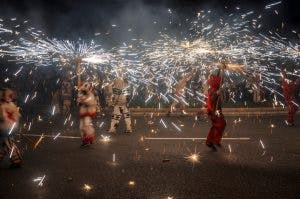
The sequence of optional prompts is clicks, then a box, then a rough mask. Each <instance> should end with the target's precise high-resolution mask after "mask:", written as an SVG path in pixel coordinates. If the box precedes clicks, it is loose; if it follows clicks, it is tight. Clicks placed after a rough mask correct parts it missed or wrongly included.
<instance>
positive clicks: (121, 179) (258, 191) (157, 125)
mask: <svg viewBox="0 0 300 199" xmlns="http://www.w3.org/2000/svg"><path fill="white" fill-rule="evenodd" d="M133 120H134V121H135V120H136V126H135V132H134V133H133V134H131V135H125V134H122V128H123V125H121V126H120V129H119V134H118V135H115V136H113V137H112V138H111V142H109V143H103V142H102V141H101V136H100V135H101V134H105V133H106V132H105V129H106V127H107V125H108V121H107V119H105V118H103V119H100V120H98V121H97V126H98V128H97V135H98V137H97V141H96V143H95V144H94V145H93V146H92V147H90V148H87V149H81V148H79V145H80V139H78V138H76V137H78V135H79V132H78V130H75V129H74V128H73V129H69V130H65V129H66V126H64V127H60V126H59V125H54V123H45V122H39V123H34V124H33V125H32V128H31V131H30V132H29V133H31V134H38V135H39V134H41V133H45V134H46V135H54V136H55V135H56V134H57V133H59V132H60V133H61V135H63V136H73V138H71V137H66V138H63V137H58V138H57V139H55V140H54V139H53V138H48V137H46V138H44V139H43V140H42V141H41V143H40V144H39V146H38V148H37V149H36V150H33V147H32V145H33V144H32V143H31V142H30V141H28V139H24V138H21V139H20V143H19V144H20V145H21V146H22V149H23V152H24V163H25V164H24V167H23V168H22V169H17V170H10V169H7V167H8V165H9V163H8V161H6V162H2V163H1V164H0V167H1V168H0V198H1V199H6V198H8V199H11V198H113V199H116V198H124V199H125V198H150V199H152V198H153V199H156V198H157V199H163V198H168V197H169V198H174V199H178V198H182V199H189V198H280V199H282V198H297V195H298V197H299V195H300V189H299V187H300V183H299V182H300V145H299V142H300V136H299V133H300V131H299V126H300V123H299V122H300V117H299V115H298V116H297V121H298V124H299V126H298V127H292V128H288V127H285V126H283V122H282V121H283V117H282V116H264V117H257V116H251V117H238V116H236V117H227V122H228V126H227V129H226V133H225V138H229V139H227V140H223V148H222V149H221V150H219V151H218V152H211V151H210V150H209V149H208V148H207V147H206V146H205V145H204V140H201V139H200V140H192V139H191V140H147V139H146V138H149V137H152V138H153V137H155V138H192V137H195V138H204V137H205V136H206V134H207V131H208V128H209V123H208V122H207V121H198V122H196V123H195V121H194V118H193V117H169V118H167V117H163V121H164V123H165V125H166V127H167V128H165V127H164V125H163V124H162V122H160V120H161V117H153V118H150V117H142V116H140V117H135V118H133ZM239 120H240V121H239ZM63 121H64V119H61V120H58V122H59V123H63ZM234 121H236V122H234ZM102 122H104V125H102V126H101V128H99V126H100V125H101V123H102ZM172 122H173V123H174V124H175V125H177V126H178V127H179V128H180V129H181V131H179V130H178V129H176V127H175V126H174V125H173V124H172ZM272 124H273V125H274V128H271V125H272ZM75 126H76V124H73V127H75ZM29 138H30V139H32V140H33V141H34V142H36V141H37V140H38V139H39V137H32V136H30V137H29ZM142 138H143V139H142ZM231 138H238V139H231ZM239 139H244V140H239ZM193 153H198V154H199V162H191V161H189V159H186V157H187V156H189V155H191V154H193ZM114 154H115V156H114ZM114 157H115V160H113V158H114ZM38 177H44V179H43V181H42V182H43V183H42V184H43V185H42V186H39V185H38V184H39V183H40V181H36V182H34V179H36V180H38V179H37V178H38ZM88 187H90V189H89V188H88Z"/></svg>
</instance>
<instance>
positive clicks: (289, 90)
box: [282, 78, 299, 126]
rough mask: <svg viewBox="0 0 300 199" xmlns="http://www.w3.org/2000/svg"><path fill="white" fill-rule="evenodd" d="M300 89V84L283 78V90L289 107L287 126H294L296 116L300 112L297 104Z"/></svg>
mask: <svg viewBox="0 0 300 199" xmlns="http://www.w3.org/2000/svg"><path fill="white" fill-rule="evenodd" d="M298 89H299V84H297V83H296V82H295V81H292V80H289V79H286V78H283V79H282V90H283V95H284V99H285V102H286V104H287V107H288V117H287V120H286V122H287V124H288V125H290V126H293V125H294V116H295V114H296V113H297V111H298V108H299V105H298V104H297V98H296V94H297V91H298Z"/></svg>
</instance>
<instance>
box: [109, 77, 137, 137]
mask: <svg viewBox="0 0 300 199" xmlns="http://www.w3.org/2000/svg"><path fill="white" fill-rule="evenodd" d="M110 86H111V88H112V89H111V91H112V92H111V93H110V94H109V104H110V105H112V106H113V114H112V118H111V124H110V129H109V132H110V133H116V130H117V127H118V124H119V122H120V120H121V118H122V115H123V117H124V120H125V124H126V131H125V133H131V132H132V127H131V117H130V113H129V110H128V107H127V100H126V88H127V87H128V82H127V81H126V80H125V79H124V78H123V77H122V76H119V77H116V78H115V79H114V80H113V82H112V84H111V85H110ZM108 90H110V89H108Z"/></svg>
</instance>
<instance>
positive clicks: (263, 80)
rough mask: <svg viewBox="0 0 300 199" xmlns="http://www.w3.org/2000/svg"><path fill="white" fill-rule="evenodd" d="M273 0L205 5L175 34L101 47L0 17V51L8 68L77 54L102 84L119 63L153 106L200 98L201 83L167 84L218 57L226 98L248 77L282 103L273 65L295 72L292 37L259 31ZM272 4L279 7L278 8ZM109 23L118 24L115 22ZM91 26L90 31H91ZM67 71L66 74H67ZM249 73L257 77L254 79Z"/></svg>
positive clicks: (134, 89)
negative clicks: (220, 11) (256, 4)
mask: <svg viewBox="0 0 300 199" xmlns="http://www.w3.org/2000/svg"><path fill="white" fill-rule="evenodd" d="M279 4H281V1H277V2H272V3H269V4H268V5H265V11H262V13H257V11H252V10H247V11H243V10H242V8H240V7H236V12H235V13H231V14H229V15H223V16H218V15H217V14H216V13H214V11H212V10H199V11H198V12H197V15H196V16H195V18H194V19H192V20H188V22H187V23H188V24H187V25H188V27H189V28H187V29H186V31H184V32H183V33H182V36H180V37H174V36H172V35H170V34H168V33H167V32H166V31H159V32H158V34H159V38H158V39H157V40H154V41H145V40H143V39H136V38H133V39H132V40H131V41H130V42H128V43H126V42H123V43H122V45H121V46H119V47H113V48H111V49H104V48H103V47H101V45H99V44H96V43H95V42H94V41H93V40H91V41H90V42H85V41H83V40H78V41H69V40H58V39H56V38H52V39H50V38H48V37H47V36H46V35H45V34H44V33H43V32H42V31H39V30H37V29H35V28H33V27H28V23H27V21H26V23H25V21H24V22H23V23H20V24H16V26H15V27H19V29H20V30H19V31H17V30H18V28H15V27H14V28H10V27H6V26H5V25H4V24H5V23H4V22H3V20H2V21H0V39H2V37H1V35H5V37H3V38H6V37H8V39H2V40H3V41H2V44H0V56H8V57H9V58H10V60H11V61H15V62H17V63H19V64H22V66H21V67H20V68H19V69H18V70H17V71H16V72H15V73H14V75H15V76H18V75H19V74H21V73H24V71H25V67H27V66H25V64H26V65H28V64H34V65H35V66H36V67H43V66H57V67H59V68H60V69H62V68H66V69H68V70H73V71H74V65H75V64H76V63H77V62H79V63H80V65H81V66H82V67H81V70H80V71H79V74H85V73H87V74H90V73H92V72H91V71H95V70H96V71H101V73H103V74H105V76H106V77H107V80H105V81H104V82H103V85H109V81H110V79H111V78H113V77H115V76H118V74H117V73H118V72H117V71H122V73H123V75H124V76H125V77H126V78H127V79H128V81H129V83H130V87H131V88H130V89H128V92H130V94H131V100H133V99H136V98H139V97H141V96H145V97H144V98H145V99H144V102H145V103H146V104H148V103H154V101H156V100H154V99H159V100H158V101H157V103H158V107H159V108H161V107H162V103H169V102H171V101H181V102H182V103H184V104H186V105H189V104H190V101H189V100H190V99H194V100H196V101H197V102H199V103H200V104H203V103H205V94H204V93H202V92H201V91H200V92H199V91H197V92H193V91H192V89H191V87H190V85H187V86H186V88H185V89H184V90H185V91H186V93H187V95H188V96H186V95H185V94H183V95H180V96H178V94H176V93H175V92H173V91H174V90H176V85H177V83H178V79H180V78H181V77H182V75H184V74H187V73H189V72H190V71H191V70H193V69H194V70H195V71H196V74H194V76H195V77H196V78H195V79H197V77H203V78H204V79H206V78H207V76H208V74H209V72H210V71H211V70H215V69H217V68H219V67H220V65H219V63H220V62H225V63H226V66H227V67H226V71H225V76H226V78H224V86H227V87H228V90H229V91H230V100H231V101H232V102H234V103H236V102H237V100H238V99H242V97H243V94H242V93H237V91H235V90H234V89H232V88H230V87H232V86H234V85H236V83H238V82H241V81H243V80H246V81H250V82H254V83H253V86H252V88H251V90H252V91H255V90H258V89H260V88H263V89H265V90H267V91H269V92H271V93H273V94H274V102H276V103H275V104H274V105H275V106H277V105H282V104H284V103H282V102H281V101H283V100H282V96H283V95H282V94H281V90H280V86H279V83H278V82H279V80H280V75H279V73H280V68H281V67H283V64H285V63H287V62H288V63H291V65H294V68H295V69H294V70H290V69H289V70H290V71H287V73H289V74H291V75H294V76H299V74H298V73H299V70H297V66H298V65H299V59H300V58H299V57H300V56H299V55H300V50H299V49H300V45H299V43H298V42H297V41H295V40H294V41H293V40H291V41H289V39H288V38H286V37H284V36H283V35H280V33H279V32H278V31H273V30H272V31H271V30H270V31H260V29H261V28H262V27H263V26H264V24H262V22H263V20H262V19H263V17H264V16H265V15H266V14H270V12H269V10H272V9H273V8H275V7H276V8H278V6H279ZM273 11H274V12H275V13H276V14H279V12H278V10H273ZM168 13H169V14H170V15H173V14H174V13H173V11H172V10H168ZM273 14H274V13H273ZM11 19H13V20H10V22H13V23H19V21H18V19H16V18H11ZM155 23H157V22H154V24H155ZM170 23H171V22H170ZM20 26H22V27H23V29H22V30H21V28H20ZM111 26H112V27H114V28H117V27H118V26H117V25H116V24H112V25H111ZM15 29H17V30H15ZM12 30H13V31H12ZM292 32H293V33H297V32H295V31H292ZM99 34H100V33H95V36H98V35H99ZM30 74H31V73H30ZM75 77H76V75H74V74H73V76H72V78H71V79H73V78H75ZM257 77H259V82H258V83H257V84H255V81H256V80H257ZM89 80H91V81H93V83H94V85H97V84H99V82H97V77H96V76H95V75H92V77H90V78H89ZM192 81H194V80H192ZM204 82H205V81H204ZM103 85H102V86H103ZM275 94H276V95H275ZM35 95H36V93H35ZM28 97H29V96H28ZM278 97H281V99H278ZM280 100H281V101H280ZM25 101H26V102H27V96H26V100H25ZM244 103H245V106H247V104H246V102H244ZM162 125H163V124H162Z"/></svg>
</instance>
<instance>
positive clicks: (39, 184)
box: [33, 175, 46, 187]
mask: <svg viewBox="0 0 300 199" xmlns="http://www.w3.org/2000/svg"><path fill="white" fill-rule="evenodd" d="M45 177H46V175H43V176H42V177H37V178H35V179H33V182H39V183H38V186H40V187H41V186H43V184H44V180H45Z"/></svg>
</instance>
